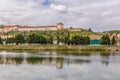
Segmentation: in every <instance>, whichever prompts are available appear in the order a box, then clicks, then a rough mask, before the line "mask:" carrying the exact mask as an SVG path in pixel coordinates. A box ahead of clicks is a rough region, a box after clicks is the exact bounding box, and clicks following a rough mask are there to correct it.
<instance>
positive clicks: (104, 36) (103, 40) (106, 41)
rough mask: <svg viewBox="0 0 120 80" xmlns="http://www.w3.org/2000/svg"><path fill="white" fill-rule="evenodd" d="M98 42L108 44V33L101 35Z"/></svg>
mask: <svg viewBox="0 0 120 80" xmlns="http://www.w3.org/2000/svg"><path fill="white" fill-rule="evenodd" d="M100 43H101V44H103V45H110V37H109V35H108V34H106V35H103V36H102V37H101V39H100Z"/></svg>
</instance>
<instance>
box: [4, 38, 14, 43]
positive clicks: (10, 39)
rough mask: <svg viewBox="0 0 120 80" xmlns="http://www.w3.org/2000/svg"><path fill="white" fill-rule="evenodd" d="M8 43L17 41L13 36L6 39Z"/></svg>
mask: <svg viewBox="0 0 120 80" xmlns="http://www.w3.org/2000/svg"><path fill="white" fill-rule="evenodd" d="M6 43H15V38H14V37H11V38H8V39H7V40H6Z"/></svg>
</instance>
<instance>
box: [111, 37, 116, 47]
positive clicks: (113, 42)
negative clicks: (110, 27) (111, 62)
mask: <svg viewBox="0 0 120 80" xmlns="http://www.w3.org/2000/svg"><path fill="white" fill-rule="evenodd" d="M115 43H116V39H115V37H114V36H113V37H112V40H111V44H112V45H114V44H115Z"/></svg>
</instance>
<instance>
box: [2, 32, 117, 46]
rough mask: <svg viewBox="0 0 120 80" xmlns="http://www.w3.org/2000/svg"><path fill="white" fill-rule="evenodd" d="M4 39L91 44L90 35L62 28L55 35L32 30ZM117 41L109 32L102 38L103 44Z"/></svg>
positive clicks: (28, 41)
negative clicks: (74, 32)
mask: <svg viewBox="0 0 120 80" xmlns="http://www.w3.org/2000/svg"><path fill="white" fill-rule="evenodd" d="M3 41H5V42H6V44H12V43H15V44H16V45H18V44H25V43H28V44H55V43H54V42H56V44H60V43H62V44H66V45H89V44H90V41H91V40H90V37H89V36H85V35H71V34H70V32H69V31H66V30H62V31H57V32H56V33H55V35H53V34H52V33H51V32H43V33H37V32H30V33H29V34H25V33H19V34H17V35H15V36H14V37H11V38H7V39H4V40H3V39H2V38H0V44H3ZM115 43H116V38H115V37H114V36H113V37H112V39H110V36H109V35H108V34H105V35H103V36H102V37H101V39H100V44H101V45H114V44H115Z"/></svg>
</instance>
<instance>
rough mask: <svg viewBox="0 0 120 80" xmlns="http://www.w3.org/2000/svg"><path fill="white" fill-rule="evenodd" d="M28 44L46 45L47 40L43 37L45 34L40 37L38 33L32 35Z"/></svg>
mask: <svg viewBox="0 0 120 80" xmlns="http://www.w3.org/2000/svg"><path fill="white" fill-rule="evenodd" d="M27 42H28V43H34V44H46V43H47V39H46V38H45V37H44V36H43V34H42V35H41V34H40V35H38V34H37V33H32V34H29V35H28V36H27Z"/></svg>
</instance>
